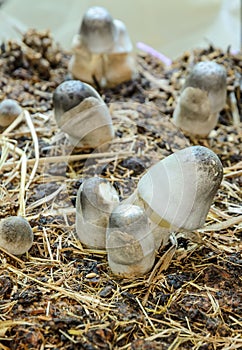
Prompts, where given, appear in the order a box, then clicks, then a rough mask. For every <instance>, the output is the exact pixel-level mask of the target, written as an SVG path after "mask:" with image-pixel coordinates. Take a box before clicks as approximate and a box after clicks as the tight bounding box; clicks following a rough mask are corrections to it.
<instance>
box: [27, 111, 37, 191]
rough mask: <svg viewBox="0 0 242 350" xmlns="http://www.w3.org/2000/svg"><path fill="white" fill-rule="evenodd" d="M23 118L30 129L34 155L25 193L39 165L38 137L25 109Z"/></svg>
mask: <svg viewBox="0 0 242 350" xmlns="http://www.w3.org/2000/svg"><path fill="white" fill-rule="evenodd" d="M24 116H25V119H26V122H27V124H28V127H29V129H30V132H31V136H32V139H33V142H34V153H35V162H34V166H33V169H32V172H31V174H30V176H29V181H28V183H27V184H26V186H25V191H26V190H27V189H28V188H29V186H30V184H31V182H32V181H33V179H34V176H35V174H36V171H37V168H38V164H39V140H38V136H37V134H36V131H35V128H34V124H33V122H32V119H31V117H30V114H29V112H28V111H27V110H26V109H25V110H24Z"/></svg>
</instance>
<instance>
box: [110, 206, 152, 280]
mask: <svg viewBox="0 0 242 350" xmlns="http://www.w3.org/2000/svg"><path fill="white" fill-rule="evenodd" d="M106 248H107V254H108V263H109V266H110V268H111V270H112V272H113V273H114V274H115V275H118V276H120V277H126V278H130V277H138V276H141V275H143V274H145V273H147V272H148V271H150V270H151V268H152V266H153V265H154V260H155V243H154V237H153V235H152V233H151V231H150V228H149V223H148V217H147V215H146V213H145V211H144V210H143V209H142V208H140V207H139V206H136V205H127V204H120V205H119V206H118V207H116V208H115V209H114V210H113V212H112V214H111V215H110V219H109V225H108V229H107V241H106Z"/></svg>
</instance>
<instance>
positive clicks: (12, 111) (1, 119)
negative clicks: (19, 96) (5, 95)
mask: <svg viewBox="0 0 242 350" xmlns="http://www.w3.org/2000/svg"><path fill="white" fill-rule="evenodd" d="M21 112H22V108H21V107H20V105H19V104H18V102H17V101H15V100H12V99H5V100H3V101H2V102H1V103H0V131H2V130H3V129H5V128H6V127H8V126H9V125H10V124H11V123H12V122H13V121H14V120H15V119H16V118H17V117H18V116H19V114H20V113H21Z"/></svg>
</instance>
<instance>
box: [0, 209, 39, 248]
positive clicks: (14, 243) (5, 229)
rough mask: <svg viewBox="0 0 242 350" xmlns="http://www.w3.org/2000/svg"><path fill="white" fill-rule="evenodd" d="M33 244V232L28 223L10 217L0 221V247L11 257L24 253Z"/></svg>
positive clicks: (21, 219)
mask: <svg viewBox="0 0 242 350" xmlns="http://www.w3.org/2000/svg"><path fill="white" fill-rule="evenodd" d="M32 244H33V231H32V228H31V226H30V225H29V223H28V221H27V220H26V219H24V218H22V217H20V216H10V217H7V218H6V219H3V220H2V221H0V246H1V247H2V248H4V249H5V250H6V251H7V252H9V253H10V254H13V255H21V254H24V253H26V252H27V251H28V250H29V249H30V248H31V247H32Z"/></svg>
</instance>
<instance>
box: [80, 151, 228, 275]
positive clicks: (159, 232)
mask: <svg viewBox="0 0 242 350" xmlns="http://www.w3.org/2000/svg"><path fill="white" fill-rule="evenodd" d="M222 176H223V167H222V164H221V162H220V160H219V158H218V157H217V155H216V154H215V153H214V152H213V151H211V150H210V149H208V148H206V147H203V146H191V147H187V148H185V149H182V150H180V151H177V152H175V153H173V154H172V155H170V156H168V157H166V158H164V159H163V160H161V161H160V162H158V163H157V164H155V165H153V166H152V167H151V168H150V169H148V170H147V172H146V173H145V174H144V175H143V176H142V177H141V178H140V180H139V182H138V186H137V189H136V190H135V192H134V193H133V194H132V195H131V196H130V197H129V198H128V199H126V200H125V201H124V202H121V203H120V204H119V200H118V194H117V192H116V191H115V190H114V188H113V187H112V186H111V185H110V184H109V183H108V182H107V180H104V179H101V178H98V177H94V178H90V179H88V180H86V181H84V183H83V184H82V185H81V187H80V189H79V191H78V194H77V202H76V203H77V204H76V231H77V235H78V237H79V238H80V240H81V241H82V242H83V243H84V244H85V245H87V246H89V247H95V248H102V249H103V248H106V249H107V254H108V262H109V266H110V268H111V270H112V271H113V273H114V274H116V275H119V276H122V277H131V276H132V277H134V276H138V275H141V274H144V273H146V272H148V271H149V270H150V269H151V268H152V266H153V263H154V257H155V251H156V250H157V249H159V247H160V246H165V245H166V244H167V243H168V241H169V238H170V235H171V234H172V233H173V232H174V231H177V230H185V231H192V230H195V229H198V228H200V227H202V226H203V225H204V222H205V219H206V216H207V214H208V211H209V209H210V206H211V203H212V201H213V199H214V196H215V194H216V192H217V190H218V188H219V186H220V183H221V181H222Z"/></svg>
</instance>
